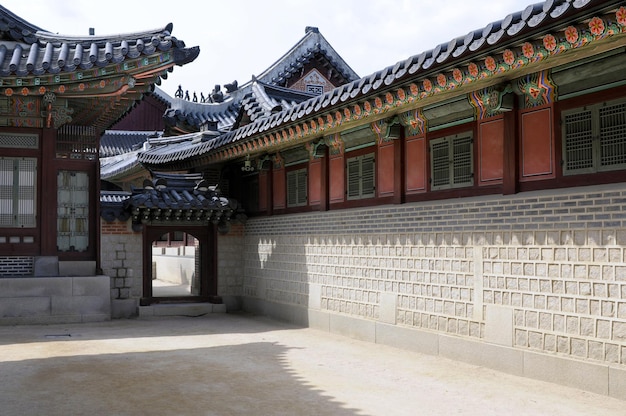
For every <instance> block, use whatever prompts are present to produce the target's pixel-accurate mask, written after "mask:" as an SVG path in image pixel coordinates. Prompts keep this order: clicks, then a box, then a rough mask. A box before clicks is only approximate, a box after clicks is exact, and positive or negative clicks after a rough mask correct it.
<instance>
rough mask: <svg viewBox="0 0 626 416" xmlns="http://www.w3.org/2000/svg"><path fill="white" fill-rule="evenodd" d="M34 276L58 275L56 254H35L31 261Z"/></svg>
mask: <svg viewBox="0 0 626 416" xmlns="http://www.w3.org/2000/svg"><path fill="white" fill-rule="evenodd" d="M33 274H34V275H35V277H49V276H58V275H59V258H58V257H56V256H36V257H35V259H34V262H33Z"/></svg>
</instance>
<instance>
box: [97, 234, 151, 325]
mask: <svg viewBox="0 0 626 416" xmlns="http://www.w3.org/2000/svg"><path fill="white" fill-rule="evenodd" d="M128 227H130V224H129V225H128ZM142 244H143V241H142V235H141V233H133V232H126V233H115V234H113V233H107V232H106V228H105V227H103V232H102V235H101V255H100V259H101V267H102V271H103V273H104V274H105V275H107V276H110V277H111V287H110V293H111V315H112V317H113V318H123V317H130V316H135V315H137V307H138V305H139V298H141V295H142V276H143V262H142Z"/></svg>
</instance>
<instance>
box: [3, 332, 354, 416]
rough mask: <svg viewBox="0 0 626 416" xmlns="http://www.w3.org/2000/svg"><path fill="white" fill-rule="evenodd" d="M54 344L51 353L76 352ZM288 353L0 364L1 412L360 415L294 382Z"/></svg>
mask: <svg viewBox="0 0 626 416" xmlns="http://www.w3.org/2000/svg"><path fill="white" fill-rule="evenodd" d="M138 342H141V341H138ZM56 344H59V343H56ZM62 344H63V345H60V346H59V345H55V348H56V349H59V350H60V351H63V350H65V352H70V351H69V350H73V349H74V346H73V345H72V344H75V345H76V347H79V344H78V343H72V342H65V343H62ZM48 346H50V344H48ZM288 350H289V348H286V347H284V346H281V345H279V344H277V343H272V342H256V343H249V344H242V345H224V346H216V347H210V348H198V349H178V350H177V349H174V350H168V351H149V352H134V353H104V354H100V355H92V354H90V355H71V356H65V357H59V356H55V357H50V358H45V359H44V358H41V359H26V360H21V361H11V362H4V363H1V364H0V402H1V403H2V414H3V415H5V416H8V415H35V414H45V415H79V414H80V415H83V414H94V415H143V414H146V415H147V414H150V415H242V414H256V415H305V414H306V415H345V416H349V415H357V414H360V413H358V412H357V411H356V410H354V409H349V408H345V407H344V406H342V404H341V403H339V402H337V401H335V400H333V398H332V397H328V396H326V395H324V394H323V393H322V392H321V391H319V390H317V389H315V388H312V387H311V386H307V384H306V383H305V382H303V380H301V379H299V378H298V377H297V376H296V375H295V374H294V373H293V372H292V371H291V370H290V369H289V368H288V362H287V359H286V357H285V354H286V353H287V351H288Z"/></svg>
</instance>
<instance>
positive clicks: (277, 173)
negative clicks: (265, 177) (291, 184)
mask: <svg viewBox="0 0 626 416" xmlns="http://www.w3.org/2000/svg"><path fill="white" fill-rule="evenodd" d="M272 174H273V188H274V199H273V202H274V208H275V209H284V208H285V207H286V206H287V195H286V191H287V184H286V179H285V168H280V169H275V170H274V171H272Z"/></svg>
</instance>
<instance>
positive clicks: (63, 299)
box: [50, 293, 111, 316]
mask: <svg viewBox="0 0 626 416" xmlns="http://www.w3.org/2000/svg"><path fill="white" fill-rule="evenodd" d="M106 295H107V296H53V297H51V299H50V305H51V307H50V313H51V314H52V315H74V314H76V315H85V314H105V315H109V316H111V300H110V299H109V297H108V293H106Z"/></svg>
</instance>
